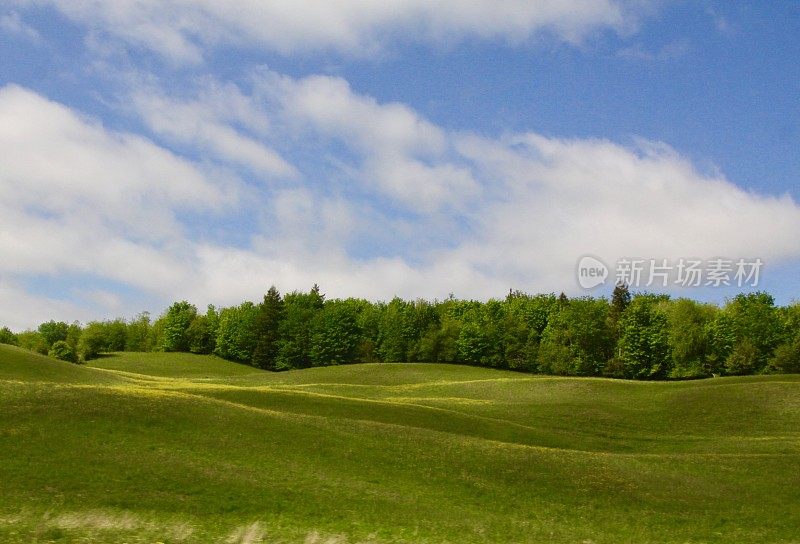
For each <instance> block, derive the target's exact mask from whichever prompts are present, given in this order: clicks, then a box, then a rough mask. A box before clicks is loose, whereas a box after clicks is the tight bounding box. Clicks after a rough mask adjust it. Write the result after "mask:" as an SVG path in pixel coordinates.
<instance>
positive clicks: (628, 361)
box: [617, 295, 671, 380]
mask: <svg viewBox="0 0 800 544" xmlns="http://www.w3.org/2000/svg"><path fill="white" fill-rule="evenodd" d="M665 303H666V300H665V299H664V298H663V297H659V296H652V295H637V296H636V297H634V298H633V300H632V301H631V303H630V305H629V306H628V307H627V308H626V309H625V311H624V312H623V313H622V316H621V317H620V321H619V329H620V338H619V344H618V346H617V347H618V357H619V359H620V360H621V361H622V364H623V366H624V368H625V374H626V376H627V377H630V378H634V379H638V380H642V379H645V380H652V379H661V378H664V377H666V375H667V373H668V371H669V363H670V359H671V354H670V342H669V328H668V321H667V315H666V312H665V311H664V306H665Z"/></svg>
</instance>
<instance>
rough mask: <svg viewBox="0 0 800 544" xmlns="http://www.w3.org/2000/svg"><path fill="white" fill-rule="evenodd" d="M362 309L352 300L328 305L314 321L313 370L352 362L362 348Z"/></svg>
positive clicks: (337, 301)
mask: <svg viewBox="0 0 800 544" xmlns="http://www.w3.org/2000/svg"><path fill="white" fill-rule="evenodd" d="M358 313H359V305H358V303H357V301H352V300H334V301H327V302H325V306H324V307H323V309H322V310H321V311H320V312H318V313H317V315H316V316H315V317H314V323H313V332H312V334H311V345H310V353H309V355H310V358H311V364H312V365H314V366H327V365H340V364H344V363H349V362H352V361H353V360H354V359H355V357H356V355H357V353H358V347H359V339H360V331H359V329H358Z"/></svg>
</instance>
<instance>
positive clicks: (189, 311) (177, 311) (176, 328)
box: [159, 300, 197, 351]
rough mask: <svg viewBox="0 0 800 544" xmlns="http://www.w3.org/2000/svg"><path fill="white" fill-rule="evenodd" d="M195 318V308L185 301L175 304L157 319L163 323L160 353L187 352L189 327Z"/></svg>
mask: <svg viewBox="0 0 800 544" xmlns="http://www.w3.org/2000/svg"><path fill="white" fill-rule="evenodd" d="M196 317H197V308H196V307H195V305H194V304H190V303H189V302H186V301H185V300H182V301H180V302H175V303H174V304H172V306H170V307H169V309H168V310H167V311H166V312H165V313H164V315H163V316H161V318H160V319H159V321H162V323H163V329H162V337H161V339H160V340H161V343H160V344H159V349H160V350H161V351H189V342H190V338H189V327H190V326H191V324H192V321H194V319H195V318H196Z"/></svg>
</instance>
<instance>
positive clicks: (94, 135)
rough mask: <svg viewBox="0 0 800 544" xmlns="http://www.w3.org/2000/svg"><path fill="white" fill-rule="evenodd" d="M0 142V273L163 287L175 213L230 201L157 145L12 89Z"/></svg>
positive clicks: (178, 227) (3, 94)
mask: <svg viewBox="0 0 800 544" xmlns="http://www.w3.org/2000/svg"><path fill="white" fill-rule="evenodd" d="M0 150H2V154H3V157H4V159H3V168H2V170H0V254H2V255H3V259H2V260H0V274H59V273H65V272H74V273H88V274H97V275H100V276H101V277H105V278H110V279H113V280H116V281H120V282H124V283H127V284H130V285H133V286H136V287H140V288H145V289H149V290H153V291H158V292H163V291H162V289H167V290H168V289H169V285H170V284H174V283H175V282H179V281H180V280H181V278H182V274H183V263H182V255H181V248H182V247H183V246H185V245H186V239H187V232H186V227H185V226H184V224H183V223H182V222H181V221H180V220H179V219H178V217H177V214H178V213H179V212H180V211H181V210H206V211H207V212H214V211H217V210H221V209H223V207H225V206H229V205H231V204H232V203H233V202H234V199H235V193H234V192H233V191H232V187H230V186H220V185H218V184H215V183H212V182H210V181H209V179H207V177H206V174H205V173H204V172H202V171H200V170H199V169H198V168H197V167H196V166H194V165H192V164H191V163H189V162H187V161H185V160H182V159H180V158H178V157H176V156H175V155H173V154H172V153H170V152H168V151H166V150H165V149H163V148H160V147H157V146H156V145H154V144H153V143H151V142H149V141H147V140H145V139H143V138H141V137H138V136H133V135H131V134H126V133H117V132H112V131H109V130H107V129H105V128H103V127H102V126H100V125H98V124H96V123H94V122H92V121H91V120H88V119H84V118H81V117H80V116H78V115H77V114H75V113H74V112H73V111H71V110H70V109H68V108H66V107H65V106H63V105H60V104H57V103H54V102H50V101H48V100H46V99H44V98H42V97H41V96H39V95H37V94H35V93H33V92H31V91H29V90H26V89H23V88H21V87H16V86H7V87H4V88H2V89H0ZM162 282H166V283H162Z"/></svg>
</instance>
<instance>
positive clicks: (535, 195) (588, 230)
mask: <svg viewBox="0 0 800 544" xmlns="http://www.w3.org/2000/svg"><path fill="white" fill-rule="evenodd" d="M219 88H220V87H218V86H217V84H215V83H214V82H202V83H200V84H198V89H197V92H195V93H194V94H192V95H191V96H190V97H189V98H186V97H177V96H172V95H169V94H168V93H165V92H163V91H161V90H159V89H158V87H151V88H149V90H148V91H147V92H148V93H149V94H147V95H143V96H156V97H159V99H160V100H163V101H164V102H165V103H169V104H171V106H170V108H167V109H177V110H182V108H183V107H184V106H186V107H187V108H189V109H190V110H191V112H192V113H191V115H189V114H186V116H187V117H189V118H202V119H208V120H210V121H209V122H211V123H216V124H218V125H219V127H220V129H222V130H233V131H236V133H237V134H240V133H241V134H247V137H248V138H251V139H252V141H253V142H254V143H255V144H257V145H259V146H264V147H265V148H272V144H273V143H275V142H277V141H282V142H283V143H284V144H285V145H286V146H288V147H304V148H305V156H309V157H317V159H316V160H315V161H313V164H308V163H306V162H297V163H296V164H297V169H298V174H297V178H296V180H295V182H294V183H293V184H292V185H287V184H284V185H280V184H278V185H269V186H266V187H265V188H264V189H263V190H262V191H255V192H247V193H246V194H247V197H246V198H237V197H236V195H237V194H243V193H241V191H244V190H245V189H242V188H241V187H240V185H239V184H237V183H235V182H233V181H230V182H225V181H224V180H223V181H220V180H218V179H216V178H215V177H214V176H212V175H211V174H210V173H209V172H208V171H207V170H206V169H205V168H206V166H207V164H206V161H204V162H203V164H204V165H206V166H204V167H200V166H199V165H198V164H196V163H194V162H192V161H190V160H188V159H186V158H185V157H181V156H179V155H177V154H176V152H175V151H170V150H168V149H166V148H164V147H160V146H158V145H156V144H155V143H153V141H151V140H148V139H145V138H143V137H141V136H135V135H132V134H128V133H120V132H115V131H112V130H109V129H107V128H105V127H103V126H102V125H100V124H98V123H97V122H95V121H93V120H91V119H87V118H85V117H83V116H81V115H80V114H79V113H76V112H75V111H73V110H71V109H69V108H67V107H66V106H64V105H60V104H57V103H54V102H51V101H49V100H47V99H46V98H44V97H41V96H39V95H37V94H35V93H33V92H31V91H29V90H26V89H22V88H20V87H14V86H11V87H6V88H3V89H2V90H0V149H2V150H3V153H4V157H6V158H5V159H4V168H3V170H2V171H0V254H2V255H3V256H4V259H3V260H2V262H0V297H4V298H2V300H6V301H11V302H9V304H12V303H14V304H16V303H17V302H19V303H29V304H30V307H31V308H35V309H36V310H37V311H38V312H39V313H36V312H33V311H32V312H31V313H30V316H33V315H36V316H37V317H36V318H37V319H39V320H41V319H42V318H44V317H48V318H49V317H50V316H51V315H53V316H54V315H56V314H58V315H62V314H63V313H66V312H69V311H74V310H75V309H76V306H74V305H72V306H70V305H69V304H68V303H66V302H63V301H60V302H59V301H52V300H48V299H45V298H42V297H38V296H36V295H33V294H29V293H26V292H25V289H24V285H23V283H22V282H21V279H22V278H26V277H30V276H32V275H34V276H35V275H48V276H50V277H53V278H58V277H59V275H61V274H66V273H69V274H86V275H91V277H93V278H99V279H101V280H103V281H105V282H112V283H113V282H116V283H118V284H121V285H124V286H127V287H128V288H130V289H138V290H141V291H143V292H147V293H154V294H155V295H154V296H157V297H160V300H163V305H164V306H166V305H167V304H168V303H169V302H170V301H171V300H176V299H181V298H187V299H188V300H191V301H192V302H194V303H196V304H198V305H204V304H206V303H209V302H211V303H215V304H234V303H238V302H240V301H241V300H244V299H257V298H258V297H259V296H260V295H261V294H263V292H265V290H266V289H267V288H268V286H269V285H270V284H273V283H274V284H276V285H278V286H279V287H280V288H281V289H282V290H284V291H286V290H292V289H308V287H309V286H310V285H311V284H313V283H319V284H320V285H322V287H323V289H324V290H325V291H326V292H327V293H328V294H329V296H366V297H370V298H375V299H385V298H390V297H392V296H394V295H399V296H403V297H417V296H424V297H428V298H433V297H446V296H447V294H448V293H450V292H453V293H455V294H456V295H458V296H465V297H478V298H487V297H490V296H501V295H502V294H503V293H504V292H505V291H506V290H507V289H508V288H509V287H514V288H520V289H523V290H527V291H531V292H538V291H545V292H546V291H560V290H565V291H567V292H570V291H572V292H576V291H577V285H576V283H575V278H574V268H575V264H576V262H577V260H578V258H579V257H580V256H582V255H584V254H587V253H591V254H594V255H597V256H599V257H601V258H602V259H604V260H606V262H614V261H615V260H616V259H618V258H620V257H641V258H655V259H658V258H669V259H673V258H680V257H687V258H689V257H691V258H713V257H718V256H725V257H729V258H739V257H760V258H762V259H764V260H765V261H766V262H767V264H768V265H770V264H775V263H779V262H781V261H783V260H789V259H796V258H798V257H800V241H798V239H797V237H796V233H797V232H798V231H800V206H798V205H797V203H796V202H794V201H793V200H792V199H791V198H790V197H789V196H773V195H762V194H755V193H752V192H749V191H746V190H744V189H742V188H740V187H738V186H737V185H735V184H734V183H732V182H731V181H729V180H727V179H726V178H725V177H724V176H723V175H722V174H718V173H713V174H707V173H703V172H700V171H698V170H697V169H696V168H695V167H694V166H693V165H692V164H691V162H690V161H688V160H687V159H686V158H685V157H683V156H681V155H680V154H679V153H678V152H676V151H675V150H673V149H671V148H670V147H669V146H667V145H665V144H661V143H657V142H656V143H654V142H647V141H639V142H637V143H635V144H634V145H629V146H625V145H621V144H619V143H615V142H610V141H607V140H601V139H559V138H552V137H545V136H542V135H540V134H536V133H522V134H508V135H505V136H502V137H496V138H489V137H485V136H478V135H475V134H468V133H462V132H452V131H448V130H447V129H445V128H443V127H439V126H437V125H435V124H434V123H432V122H431V121H429V120H427V119H425V118H424V117H423V116H421V115H420V114H419V113H418V112H416V111H414V110H413V109H412V108H410V107H408V106H406V105H403V104H400V103H381V102H379V101H377V100H375V99H373V98H371V97H369V96H365V95H362V94H359V93H357V92H356V91H354V90H353V89H352V88H351V87H350V86H349V85H348V84H347V82H346V81H345V80H343V79H340V78H333V77H329V76H312V77H308V78H301V79H295V78H290V77H287V76H283V75H280V74H277V73H273V72H269V73H262V74H260V75H259V76H258V77H256V78H255V79H254V83H253V84H252V86H251V88H249V89H243V88H240V87H236V88H233V87H226V88H225V89H226V90H225V92H223V93H218V94H215V92H214V89H219ZM134 92H135V91H134ZM237 104H238V106H237ZM135 111H138V112H139V113H140V115H142V116H143V117H146V116H147V115H148V111H149V110H147V109H146V108H142V107H139V106H137V109H135ZM182 115H183V114H182ZM181 119H183V117H182V116H180V115H179V116H178V117H176V118H175V119H170V123H172V124H170V125H169V126H166V128H165V127H162V126H160V125H157V124H155V122H153V123H152V124H151V123H146V124H147V125H148V126H149V127H150V128H151V130H152V131H153V132H154V133H156V134H167V135H173V134H174V135H173V136H171V137H173V138H174V139H175V140H177V141H179V142H180V143H181V144H182V145H186V146H189V147H192V146H195V147H197V148H200V149H201V150H202V149H205V148H206V146H208V145H211V144H209V143H208V142H207V141H204V140H196V139H191V138H189V137H188V136H186V135H188V134H189V133H191V132H192V129H186V131H185V134H184V133H182V132H180V130H179V129H180V127H181V126H183V125H182V124H181V123H182V121H181ZM173 125H174V126H173ZM176 127H177V128H176ZM218 151H219V150H218ZM331 153H335V154H336V155H337V156H339V157H341V160H342V161H343V162H345V163H346V164H344V165H342V164H336V163H330V162H327V161H326V160H324V159H322V158H321V157H325V156H327V155H330V154H331ZM215 157H216V158H215V160H220V161H223V162H230V158H231V157H230V156H229V155H227V154H225V153H223V152H222V151H219V152H218V153H216V154H215ZM233 162H234V163H235V162H236V161H233ZM240 166H241V168H242V169H244V170H245V171H248V170H252V168H253V166H254V165H253V164H252V163H250V162H247V161H244V162H242V163H241V165H240ZM212 167H213V161H212ZM312 174H317V175H322V176H323V177H324V178H325V179H324V181H323V182H320V181H318V180H317V179H316V176H314V175H312ZM237 191H238V192H237ZM231 194H232V195H233V196H229V195H231ZM187 214H190V215H191V217H190V218H189V219H187ZM219 217H222V218H223V219H222V220H221V221H216V222H215V218H216V219H219ZM228 219H230V221H228ZM198 223H200V224H205V225H206V227H205V228H204V229H195V228H194V226H195V225H197V224H198ZM212 225H213V226H212ZM203 233H205V234H203ZM209 233H212V234H209ZM226 233H227V234H232V235H235V236H234V237H235V238H237V240H239V243H237V245H236V246H232V245H229V244H225V243H223V242H221V240H223V239H224V238H225V236H224V235H225V234H226ZM114 294H115V293H114V290H113V289H107V288H103V289H102V292H100V291H98V290H97V289H96V288H92V287H91V286H89V285H87V288H86V297H85V298H86V302H84V303H82V304H83V306H80V307H82V308H84V311H86V312H87V314H88V313H89V311H88V310H86V309H87V308H89V307H90V306H91V305H97V304H101V303H102V304H104V305H105V306H106V307H108V308H109V310H108V311H109V312H112V311H113V315H110V316H109V317H113V316H114V315H117V314H119V313H125V314H126V315H133V314H135V313H136V312H138V311H140V310H142V309H144V308H138V307H136V308H127V307H126V306H125V304H127V302H126V301H127V300H129V299H130V297H125V298H124V299H122V298H119V299H116V298H114V296H113V295H114ZM15 301H17V302H15ZM0 302H1V301H0ZM120 304H122V307H121V306H120ZM48 305H50V306H48ZM91 307H94V306H91ZM13 308H14V306H12V305H4V304H1V303H0V309H1V310H0V323H3V322H7V323H22V322H23V321H25V320H26V319H28V317H26V316H28V314H25V315H24V316H22V317H14V315H13V311H14V310H13ZM48 308H52V309H53V311H52V312H51V311H46V310H48ZM150 309H151V310H156V311H157V310H160V309H161V308H150ZM72 315H73V318H75V317H82V316H81V315H78V316H75V314H72ZM91 315H94V314H91ZM24 324H26V325H32V324H35V322H28V321H25V323H24Z"/></svg>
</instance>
